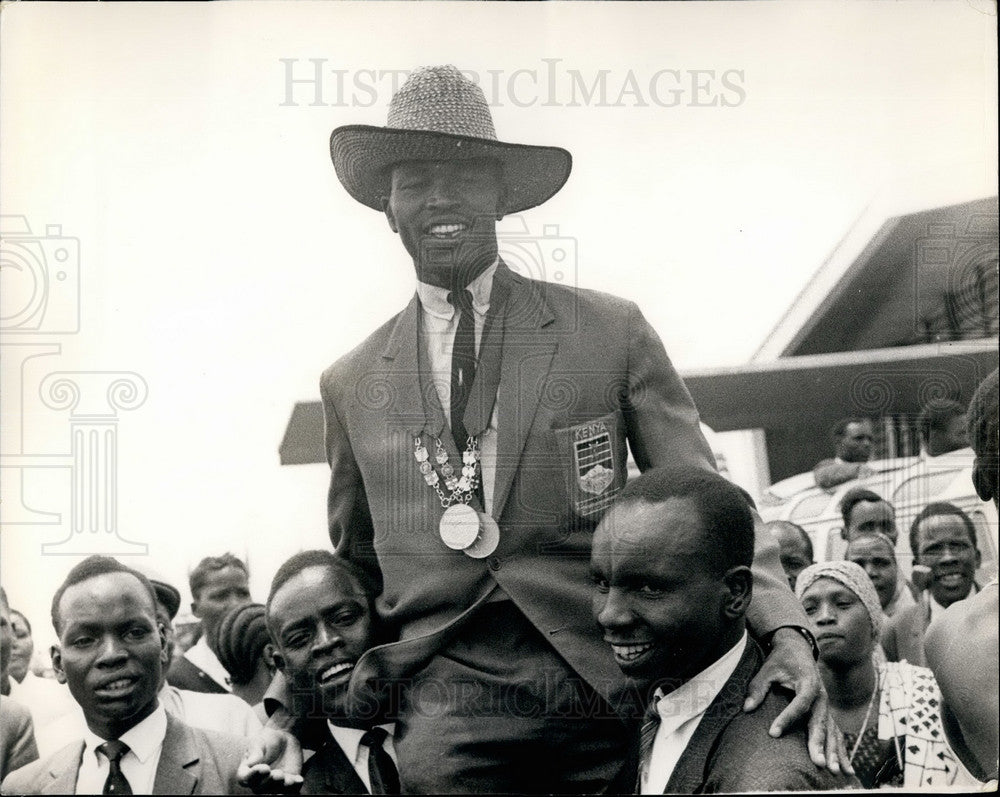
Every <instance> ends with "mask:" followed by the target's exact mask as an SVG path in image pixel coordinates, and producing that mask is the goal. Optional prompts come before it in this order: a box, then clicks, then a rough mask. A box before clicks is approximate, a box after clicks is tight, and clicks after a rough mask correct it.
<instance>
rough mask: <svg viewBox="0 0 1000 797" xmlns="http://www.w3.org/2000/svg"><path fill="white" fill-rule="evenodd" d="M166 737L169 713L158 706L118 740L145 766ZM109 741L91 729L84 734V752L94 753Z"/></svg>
mask: <svg viewBox="0 0 1000 797" xmlns="http://www.w3.org/2000/svg"><path fill="white" fill-rule="evenodd" d="M166 735H167V711H166V709H165V708H164V707H163V706H161V705H159V704H157V706H156V708H155V709H154V711H153V713H152V714H150V715H149V716H148V717H146V719H144V720H142V722H139V723H137V724H136V725H133V726H132V727H131V728H129V729H128V730H127V731H125V733H123V734H122V735H121V736H119V737H118V738H119V740H120V741H123V742H125V744H127V745H128V749H129V750H131V751H132V752H133V753H135V757H136V758H138V759H139V761H140V762H141V763H143V764H145V763H146V761H147V760H148V759H149V757H150V756H151V755H153V754H154V753H155V752H156V751H157V750H158V749H160V746H161V745H162V744H163V739H164V737H165V736H166ZM107 741H111V740H110V739H102V738H101V737H100V736H98V735H97V734H96V733H94V732H93V731H92V730H90V728H87V729H86V730H85V731H84V732H83V742H84V750H89V751H91V752H94V751H96V750H97V748H98V747H100V746H101V745H102V744H104V743H105V742H107ZM94 755H96V752H94Z"/></svg>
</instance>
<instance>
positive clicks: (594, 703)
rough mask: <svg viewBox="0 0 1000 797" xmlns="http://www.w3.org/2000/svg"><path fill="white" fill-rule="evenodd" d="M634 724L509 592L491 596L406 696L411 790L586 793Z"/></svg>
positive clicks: (403, 750)
mask: <svg viewBox="0 0 1000 797" xmlns="http://www.w3.org/2000/svg"><path fill="white" fill-rule="evenodd" d="M629 733H630V731H629V728H628V727H627V726H626V725H625V723H624V722H623V721H622V720H621V719H620V718H619V717H618V716H617V715H616V714H615V713H614V712H613V711H612V710H611V708H610V707H609V706H608V704H607V702H606V701H605V700H604V699H603V698H602V697H601V696H600V695H599V694H598V693H597V692H595V691H594V690H593V689H592V688H591V687H590V686H589V685H588V684H586V683H585V682H584V681H583V680H582V679H581V678H580V677H579V676H577V675H576V674H575V673H574V672H573V671H572V670H571V669H570V668H569V666H568V665H567V664H566V662H565V661H563V659H562V658H560V657H559V655H558V654H557V653H556V652H555V651H554V650H553V648H552V647H551V646H550V645H548V644H547V643H546V641H545V639H544V638H543V637H542V635H541V634H540V633H539V632H538V631H537V630H536V629H535V628H534V626H532V625H531V623H530V622H528V620H527V619H526V618H525V617H524V615H523V614H521V612H520V610H518V609H517V607H516V606H515V605H514V603H513V602H512V601H510V600H501V601H497V602H494V603H487V604H485V605H484V606H483V609H482V611H481V612H480V613H477V615H476V616H475V617H474V618H472V619H471V621H470V622H469V623H468V624H466V625H465V627H464V628H463V630H462V632H461V633H460V634H459V636H458V638H457V639H455V640H454V641H452V642H451V643H450V644H449V645H448V646H447V647H446V648H445V649H444V650H442V651H441V652H439V653H438V655H437V656H435V658H434V659H433V660H432V661H431V662H430V664H429V665H428V666H427V667H425V668H424V669H423V670H422V671H420V672H419V673H417V675H416V676H415V677H413V679H412V680H411V681H410V682H409V683H408V684H407V687H406V689H405V690H404V692H403V694H402V705H401V711H400V716H399V721H398V723H397V726H396V737H395V741H394V744H395V749H396V754H397V756H398V759H399V772H400V778H401V781H402V788H403V791H404V793H409V794H426V793H442V792H444V793H449V792H450V793H460V792H461V793H486V794H488V793H496V792H508V793H510V792H513V793H522V794H523V793H529V794H530V793H581V792H582V793H587V792H591V793H592V792H597V791H600V790H601V789H603V788H604V787H605V786H606V785H607V783H608V782H609V781H610V780H611V779H612V778H613V777H614V776H615V775H616V774H617V773H618V771H619V769H620V768H621V765H622V760H623V758H624V756H625V750H626V748H627V744H628V737H629Z"/></svg>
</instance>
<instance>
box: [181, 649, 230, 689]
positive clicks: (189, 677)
mask: <svg viewBox="0 0 1000 797" xmlns="http://www.w3.org/2000/svg"><path fill="white" fill-rule="evenodd" d="M167 683H168V684H170V685H171V686H176V687H177V688H178V689H187V690H189V691H191V692H208V693H209V694H223V695H228V694H229V692H228V690H227V689H226V688H225V687H224V686H222V685H221V684H219V683H218V682H217V681H216V680H215V679H214V678H213V677H212V676H211V675H209V674H208V673H207V672H205V671H204V670H203V669H201V667H199V666H198V665H197V664H195V663H194V662H193V661H191V660H190V659H189V658H187V657H186V656H181V657H180V658H179V659H175V660H174V662H173V664H171V665H170V669H169V670H167Z"/></svg>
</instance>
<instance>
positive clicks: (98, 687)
mask: <svg viewBox="0 0 1000 797" xmlns="http://www.w3.org/2000/svg"><path fill="white" fill-rule="evenodd" d="M52 624H53V626H54V627H55V630H56V633H57V634H58V636H59V644H58V645H54V646H53V648H52V665H53V668H54V669H55V671H56V675H57V677H58V678H59V679H60V680H62V681H64V682H65V683H67V684H68V686H69V690H70V692H71V693H72V695H73V698H74V699H75V700H76V702H77V703H78V704H79V705H80V708H81V709H82V710H83V714H84V718H85V719H86V722H87V730H86V732H85V733H84V738H83V739H82V740H81V741H76V742H74V743H72V744H69V745H67V746H66V747H64V748H63V749H61V750H60V751H58V752H57V753H54V754H53V755H51V756H49V757H47V758H45V759H41V760H39V761H36V762H34V763H32V764H29V765H28V766H26V767H22V768H21V769H19V770H17V771H16V772H13V773H11V774H10V775H8V776H7V777H6V778H5V779H4V781H3V785H2V791H3V793H4V794H102V793H103V794H240V793H247V792H246V790H245V789H242V788H241V787H240V786H239V785H238V783H237V781H236V769H237V766H238V764H239V760H240V756H241V753H242V752H243V744H242V742H241V740H240V739H238V738H237V737H231V736H226V735H223V734H217V733H211V732H208V731H202V730H199V729H195V728H191V727H188V726H187V725H185V724H184V723H183V722H180V721H179V720H176V719H174V718H172V717H171V716H169V715H168V714H167V713H166V711H165V710H164V708H163V707H162V706H161V705H160V704H159V702H158V700H157V692H158V691H159V688H160V680H161V674H162V668H163V666H164V664H165V663H166V658H167V657H166V637H165V635H164V632H163V630H162V629H160V628H158V627H157V623H156V596H155V593H154V590H153V587H152V585H150V583H149V581H148V580H147V579H146V578H145V576H143V575H141V574H139V573H138V572H136V571H134V570H132V569H131V568H128V567H126V566H125V565H122V564H121V563H120V562H118V561H116V560H114V559H111V558H109V557H104V556H91V557H89V558H88V559H85V560H84V561H83V562H81V563H80V564H78V565H77V566H76V567H74V568H73V569H72V570H70V572H69V575H67V577H66V580H65V581H64V582H63V584H62V586H60V587H59V589H58V590H57V591H56V594H55V597H54V598H53V601H52Z"/></svg>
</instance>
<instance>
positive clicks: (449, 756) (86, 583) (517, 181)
mask: <svg viewBox="0 0 1000 797" xmlns="http://www.w3.org/2000/svg"><path fill="white" fill-rule="evenodd" d="M330 150H331V156H332V159H333V163H334V167H335V169H336V171H337V175H338V177H339V179H340V180H341V182H342V184H343V185H344V187H345V188H346V189H347V191H348V192H349V193H350V195H351V196H352V197H353V198H354V199H356V200H357V201H358V202H360V203H361V204H362V205H365V206H366V207H368V208H371V209H373V210H376V211H378V212H381V213H384V214H385V216H386V218H387V220H388V222H389V226H390V228H391V230H392V231H393V232H395V233H397V234H398V235H399V236H400V238H401V240H402V243H403V246H404V248H405V249H406V251H407V252H408V253H409V255H410V256H411V257H412V260H413V263H414V267H415V269H416V275H417V289H416V294H415V296H414V298H413V300H412V301H411V302H410V304H409V305H408V306H407V308H405V309H404V310H403V311H402V312H401V313H400V314H399V315H398V316H396V317H395V318H394V319H392V320H390V321H389V322H388V323H386V324H385V325H384V326H382V327H381V328H380V329H378V330H377V331H376V332H375V333H373V335H372V336H371V337H370V338H369V339H368V340H366V341H365V342H364V343H363V344H361V346H359V347H358V348H357V349H356V350H355V351H354V352H352V353H350V354H348V355H346V356H345V357H344V358H342V359H341V360H339V361H338V362H337V363H335V364H334V365H333V366H331V367H330V368H329V369H328V370H327V371H326V372H325V373H324V374H323V377H322V381H321V392H322V397H323V405H324V414H325V420H326V429H325V444H326V450H327V456H328V460H329V463H330V466H331V480H330V489H329V493H328V504H327V506H328V519H329V531H330V537H331V542H332V544H333V548H332V550H331V549H319V550H308V551H302V552H299V553H296V554H295V555H293V556H292V557H291V558H289V559H288V560H287V561H286V562H284V563H282V564H281V565H280V566H279V567H277V568H276V570H275V572H274V574H273V577H272V580H271V586H270V590H269V592H268V595H267V596H266V599H265V601H264V602H263V603H262V604H260V603H254V602H253V600H252V596H251V593H250V589H249V577H248V575H249V574H248V570H247V566H246V564H245V563H244V562H242V561H241V560H239V559H238V558H236V557H234V556H232V555H231V554H223V555H221V556H215V557H208V558H205V559H203V560H202V561H200V562H199V563H198V564H197V565H196V566H195V567H194V568H193V569H192V571H191V573H190V579H189V587H190V591H191V596H192V607H191V608H192V612H193V613H194V615H195V616H196V617H197V618H198V619H199V620H200V622H201V634H200V636H199V638H198V639H197V641H196V642H194V643H193V644H192V645H190V647H187V648H186V649H184V650H181V649H180V647H179V646H178V637H177V635H176V634H175V633H174V629H173V622H174V620H175V618H176V616H177V614H178V611H179V607H180V603H181V596H180V591H179V590H178V588H177V585H175V584H171V583H169V580H167V579H164V578H162V577H161V576H159V575H158V574H156V573H153V572H150V571H142V570H140V569H138V568H136V567H132V566H129V565H127V564H125V563H123V562H121V561H118V560H116V559H114V558H111V557H106V556H92V557H89V558H87V559H85V560H84V561H82V562H80V563H79V564H77V565H76V566H74V567H73V568H72V569H71V570H70V571H69V573H68V575H67V576H66V578H65V579H64V581H63V583H62V584H61V585H60V586H59V588H58V589H57V590H56V592H55V594H54V595H53V597H52V605H51V622H52V625H53V628H54V630H55V632H56V634H57V637H58V644H57V645H55V646H54V647H53V649H52V668H53V671H54V673H55V676H56V677H55V679H54V680H51V679H37V680H39V681H47V683H45V684H44V687H45V689H46V690H48V691H47V692H46V693H45V694H44V695H43V694H42V692H41V691H38V692H37V693H35V695H36V696H34V697H32V696H30V694H29V693H28V692H27V691H26V687H25V686H24V685H25V682H26V680H27V675H21V677H20V679H19V678H18V673H22V672H23V671H24V668H23V666H21V665H18V666H17V668H16V669H15V668H12V667H11V664H10V661H11V657H10V656H9V653H10V649H11V647H12V646H15V642H16V648H17V650H18V651H21V652H20V653H19V654H18V655H19V657H20V658H19V660H20V659H23V657H24V655H25V654H24V652H23V651H24V650H25V649H27V648H28V647H30V642H25V638H29V639H30V625H28V624H27V620H26V619H25V618H21V620H19V621H18V623H19V625H20V627H22V628H26V629H27V637H25V636H24V635H23V634H22V632H21V631H18V630H15V629H16V628H17V626H16V625H15V623H14V620H13V615H12V612H11V611H10V607H9V605H8V603H7V595H6V594H0V620H2V636H0V639H2V642H3V644H2V648H0V649H2V652H3V656H2V662H3V672H2V675H0V678H2V685H3V692H4V697H3V698H2V705H0V718H2V721H3V749H2V761H0V763H2V765H3V776H4V777H3V781H2V785H0V790H2V791H3V793H5V794H40V793H76V794H90V793H103V794H161V793H163V794H167V793H186V794H190V793H202V794H212V793H215V794H234V793H242V792H245V791H254V792H258V793H291V792H297V791H301V792H302V793H311V794H343V793H352V794H365V793H372V794H396V793H428V792H429V793H446V792H451V793H456V792H458V793H602V792H613V793H664V792H667V793H670V792H674V793H701V792H743V791H802V790H809V791H827V790H833V789H849V788H857V787H859V786H867V787H877V786H903V787H906V788H918V787H923V788H932V789H947V788H957V787H962V786H964V787H970V786H974V785H975V784H977V783H979V782H986V781H989V780H990V779H994V780H995V778H996V769H997V756H996V745H997V720H996V714H997V712H996V708H997V685H996V656H997V633H996V625H997V623H996V617H997V603H996V593H997V587H996V581H995V580H994V581H993V582H991V583H990V584H983V585H976V584H975V582H974V574H975V570H976V566H977V565H978V563H979V556H978V548H977V540H976V529H975V526H974V524H971V523H969V522H967V521H968V518H967V517H965V516H964V514H963V513H962V512H961V510H958V509H957V508H956V507H953V506H950V505H941V504H931V505H929V506H928V507H927V508H926V509H925V510H924V511H923V512H921V514H920V515H919V517H918V518H917V519H916V521H915V522H914V524H913V527H912V529H911V530H910V544H911V547H912V548H913V553H914V557H915V559H916V561H917V562H918V563H919V564H920V565H921V567H923V568H924V573H925V578H924V580H923V582H922V583H919V584H917V583H913V584H911V583H909V582H907V581H906V579H904V578H903V577H902V575H901V573H900V570H899V568H898V565H897V563H896V561H895V541H896V538H897V530H896V527H895V518H894V514H893V511H892V507H891V506H888V505H887V504H886V503H885V501H884V500H883V499H882V498H881V497H880V496H878V495H877V494H874V493H871V494H865V493H858V494H854V495H851V496H849V498H850V500H847V498H845V500H844V505H843V511H844V533H845V537H846V539H847V542H848V549H847V550H848V558H847V559H845V560H843V561H828V562H820V563H813V559H814V551H813V546H812V541H811V540H810V538H809V535H808V534H805V533H803V530H802V529H800V528H797V527H795V526H794V524H784V525H782V526H779V527H777V528H776V529H775V534H773V535H772V534H771V533H768V530H767V529H765V528H764V527H763V525H762V523H761V521H760V517H759V515H758V514H757V513H756V508H755V506H754V503H753V500H752V499H751V497H750V496H749V495H748V494H747V493H746V492H745V491H743V490H742V489H740V488H739V487H737V486H735V485H734V484H732V483H731V482H729V481H728V480H726V479H725V478H723V477H722V476H720V475H718V474H717V473H716V472H715V470H714V467H713V463H712V455H711V452H710V450H709V448H708V445H707V443H706V441H705V439H704V437H703V436H702V434H701V432H700V430H699V426H698V416H697V412H696V410H695V408H694V406H693V404H692V402H691V399H690V396H689V394H688V393H687V391H686V389H685V388H684V386H683V383H682V382H681V380H680V379H679V377H678V376H677V374H676V372H675V371H674V369H673V367H672V365H671V364H670V361H669V359H668V358H667V356H666V353H665V351H664V349H663V346H662V344H661V343H660V341H659V339H658V338H657V336H656V334H655V332H653V330H652V329H651V328H650V326H649V325H648V323H646V321H645V319H644V318H643V317H642V314H641V313H640V312H639V310H638V308H637V307H636V306H635V305H634V304H632V303H630V302H626V301H624V300H621V299H617V298H615V297H611V296H607V295H604V294H598V293H594V292H590V291H584V290H580V289H575V288H572V287H566V286H560V285H552V284H546V283H541V282H537V281H534V280H529V279H526V278H524V277H522V276H519V275H517V274H515V273H513V272H511V271H510V269H508V268H507V267H506V266H505V265H504V263H503V262H502V259H501V258H500V256H499V254H498V249H497V240H496V230H495V222H496V220H498V219H499V218H501V217H502V216H503V215H505V214H507V213H514V212H519V211H522V210H525V209H527V208H530V207H533V206H535V205H538V204H540V203H541V202H544V201H545V200H546V199H548V198H549V197H551V196H552V195H553V194H554V193H555V192H556V191H558V190H559V189H560V188H561V187H562V185H563V183H564V182H565V181H566V179H567V177H568V175H569V171H570V167H571V159H570V156H569V153H567V152H566V151H565V150H562V149H560V148H558V147H539V146H525V145H517V144H507V143H504V142H501V141H498V140H497V137H496V134H495V131H494V129H493V123H492V118H491V115H490V110H489V107H488V105H487V103H486V101H485V97H484V96H483V94H482V91H481V90H480V89H479V87H478V86H476V85H475V84H474V83H473V82H472V81H470V80H469V79H468V78H467V77H466V76H464V75H463V74H462V73H461V72H459V71H458V70H457V69H455V68H454V67H428V68H425V69H420V70H415V71H414V72H413V73H412V74H411V75H410V77H409V78H408V80H407V81H406V82H405V83H404V84H403V85H402V86H401V87H400V88H399V90H398V91H397V92H396V94H395V95H394V96H393V99H392V102H391V103H390V109H389V120H388V125H387V126H386V127H370V126H363V125H351V126H347V127H341V128H338V129H336V130H334V131H333V135H332V137H331V141H330ZM553 382H556V383H559V384H563V385H565V386H567V389H565V390H561V389H560V390H553V389H551V387H550V386H551V384H552V383H553ZM547 386H549V387H547ZM570 388H572V389H570ZM996 393H997V375H996V372H994V374H993V375H991V376H990V377H989V378H987V380H986V381H985V382H984V383H983V385H981V386H980V388H979V390H978V392H977V394H976V397H975V398H974V400H973V404H972V405H971V408H970V412H969V418H968V424H969V428H970V440H971V442H972V444H973V447H974V448H975V450H976V453H977V457H978V458H977V465H976V471H975V474H976V475H975V477H974V481H975V486H976V489H977V491H978V493H979V495H980V496H981V497H982V498H983V500H992V501H994V502H996V501H997V500H998V494H1000V488H998V483H997V443H998V439H997V401H996ZM852 424H853V426H852ZM857 426H858V424H857V423H855V422H853V421H852V422H851V423H848V424H846V425H845V426H844V429H843V430H842V435H841V437H843V438H844V439H845V440H849V441H850V446H847V447H845V449H844V450H843V451H841V450H840V449H838V458H837V461H834V462H832V463H831V467H832V468H834V470H837V469H839V471H844V472H846V471H848V470H851V469H852V468H853V469H854V473H855V476H856V475H857V473H858V471H859V470H860V464H859V462H860V460H859V459H858V458H857V456H855V454H854V453H851V452H850V451H848V450H847V448H849V447H851V446H853V447H855V448H857V449H858V450H859V451H860V450H862V449H865V450H867V451H869V453H868V454H865V456H864V458H865V459H867V457H868V456H869V455H870V446H871V437H872V435H871V428H870V425H869V427H868V428H864V424H862V425H861V428H855V427H857ZM626 444H627V447H626ZM866 446H867V448H866ZM628 449H630V450H631V452H632V454H633V456H634V459H635V463H636V465H637V466H638V468H639V470H640V471H641V475H639V476H638V477H637V478H635V479H632V480H629V481H626V473H627V468H626V455H627V450H628ZM858 456H860V454H859V455H858ZM852 458H853V459H852ZM855 465H858V467H857V468H855ZM836 478H839V476H837V477H836ZM850 478H853V477H850ZM834 481H835V480H834ZM817 482H818V483H819V482H820V479H819V477H817ZM781 565H784V566H785V572H783V571H782V569H781ZM789 583H790V584H791V585H792V587H793V589H794V592H793V591H792V590H791V589H789ZM907 595H908V596H909V597H908V600H907V597H906V596H907ZM886 614H891V615H892V616H891V618H890V619H889V620H888V621H887V620H886V619H885V617H886ZM991 619H992V624H991V623H990V620H991ZM915 629H917V630H919V637H917V638H915V637H914V633H915ZM956 629H963V632H962V633H960V634H959V635H957V636H956ZM967 629H975V631H976V633H975V635H969V634H968V633H966V632H965V631H966V630H967ZM925 631H926V632H925ZM28 655H29V656H30V653H29V654H28ZM918 656H919V660H917V657H918ZM970 660H971V661H975V662H977V663H978V664H979V665H980V666H979V667H978V669H975V670H973V671H972V672H970V668H969V667H968V666H967V663H968V662H969V661H970ZM928 664H929V665H930V667H928V666H926V665H928ZM15 684H17V686H15ZM29 686H30V685H29ZM31 688H36V689H37V686H36V687H31ZM19 690H25V691H19ZM991 690H992V691H991ZM970 692H973V693H974V694H976V695H977V696H980V695H982V696H985V699H986V704H987V705H986V707H987V709H989V708H992V709H993V711H992V714H989V713H988V712H987V711H984V709H983V706H982V702H983V701H982V700H979V699H977V700H972V701H970V700H969V699H968V695H969V694H970ZM22 700H23V703H22V702H20V701H22ZM990 701H992V702H990ZM977 779H978V780H977Z"/></svg>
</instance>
